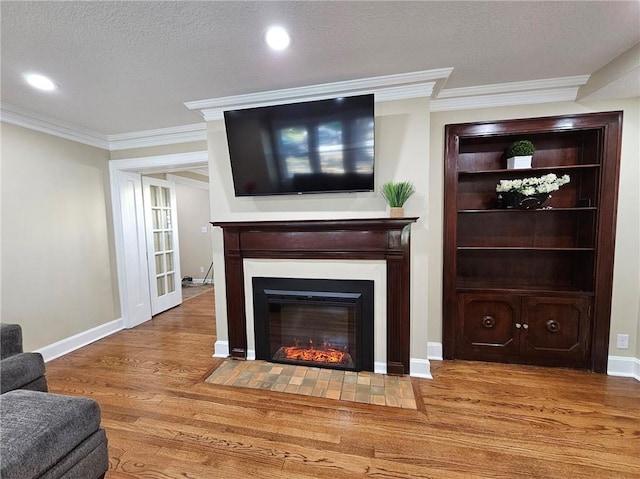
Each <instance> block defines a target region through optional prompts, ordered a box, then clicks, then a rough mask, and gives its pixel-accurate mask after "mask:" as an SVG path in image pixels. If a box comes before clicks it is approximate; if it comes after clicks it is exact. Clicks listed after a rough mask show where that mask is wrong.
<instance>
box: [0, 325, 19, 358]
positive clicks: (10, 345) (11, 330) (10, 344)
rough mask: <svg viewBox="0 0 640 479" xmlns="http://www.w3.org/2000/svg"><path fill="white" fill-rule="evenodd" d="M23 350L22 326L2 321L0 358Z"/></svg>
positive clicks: (0, 327)
mask: <svg viewBox="0 0 640 479" xmlns="http://www.w3.org/2000/svg"><path fill="white" fill-rule="evenodd" d="M21 352H22V327H21V326H20V325H19V324H9V323H0V359H4V358H8V357H9V356H13V355H15V354H18V353H21Z"/></svg>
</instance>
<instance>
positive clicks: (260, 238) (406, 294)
mask: <svg viewBox="0 0 640 479" xmlns="http://www.w3.org/2000/svg"><path fill="white" fill-rule="evenodd" d="M416 220H417V218H362V219H346V220H287V221H248V222H245V221H238V222H214V223H211V224H212V225H214V226H217V227H221V228H222V230H223V238H224V266H225V286H226V305H227V311H226V312H227V328H228V345H227V350H228V354H229V355H230V356H231V357H233V358H236V359H246V358H247V320H246V314H245V285H244V277H245V276H244V267H243V261H244V260H245V259H249V258H255V259H267V258H268V259H294V260H299V259H310V260H340V261H353V260H378V259H381V260H384V261H385V263H386V276H387V278H386V288H387V298H386V330H387V334H386V350H387V351H386V363H387V364H386V365H387V368H386V369H387V374H394V375H403V374H407V373H409V372H410V371H409V349H410V340H409V333H410V317H409V311H410V289H411V287H410V286H411V277H410V235H411V223H414V222H415V221H416Z"/></svg>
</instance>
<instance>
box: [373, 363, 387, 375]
mask: <svg viewBox="0 0 640 479" xmlns="http://www.w3.org/2000/svg"><path fill="white" fill-rule="evenodd" d="M373 372H374V373H376V374H387V363H385V362H381V361H377V362H374V363H373Z"/></svg>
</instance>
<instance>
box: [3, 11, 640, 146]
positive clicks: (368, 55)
mask: <svg viewBox="0 0 640 479" xmlns="http://www.w3.org/2000/svg"><path fill="white" fill-rule="evenodd" d="M0 14H1V22H2V24H1V30H2V31H1V35H2V36H1V40H2V43H1V46H0V48H1V57H0V58H1V73H2V79H1V80H2V101H3V102H6V103H8V104H11V105H15V106H18V107H21V108H26V109H29V110H32V111H34V112H36V113H39V114H42V115H46V116H49V117H53V118H57V119H60V120H63V121H66V122H70V123H73V124H76V125H79V126H83V127H85V128H89V129H91V130H94V131H97V132H100V133H103V134H117V133H126V132H132V131H141V130H148V129H155V128H164V127H173V126H179V125H185V124H192V123H198V122H201V121H202V117H200V116H199V115H198V114H197V113H195V112H193V111H189V110H188V109H187V108H186V107H185V106H184V103H185V102H188V101H194V100H202V99H208V98H217V97H224V96H230V95H239V94H245V93H254V92H260V91H268V90H276V89H283V88H290V87H298V86H305V85H315V84H320V83H328V82H334V81H343V80H352V79H359V78H368V77H374V76H380V75H389V74H396V73H406V72H413V71H420V70H432V69H439V68H447V67H453V69H454V70H453V73H452V74H451V76H450V77H449V80H448V81H447V83H446V85H445V88H460V87H469V86H478V85H490V84H499V83H506V82H515V81H525V80H538V79H547V78H558V77H567V76H574V75H589V74H591V73H593V72H595V71H596V70H598V69H599V68H601V67H602V66H603V65H605V64H607V63H608V62H610V61H611V60H613V59H614V58H616V57H617V56H618V55H620V54H622V53H623V52H625V51H626V50H628V49H629V48H631V47H632V46H633V45H635V44H637V43H638V42H639V41H640V2H639V1H637V0H633V1H624V2H617V1H603V2H600V1H598V2H584V1H570V2H569V1H568V2H558V1H554V2H537V1H536V2H528V1H518V2H497V1H490V2H457V1H449V2H435V1H434V2H430V1H422V2H404V1H394V2H386V1H375V2H374V1H369V2H357V1H334V2H320V1H313V2H307V1H304V2H278V1H268V2H267V1H264V2H254V1H238V2H219V1H216V2H213V1H199V2H180V1H178V2H139V1H128V2H105V1H96V2H78V1H69V2H31V1H27V2H12V1H2V2H0ZM274 23H277V24H280V25H283V26H285V27H287V28H288V29H289V31H290V33H291V36H292V44H291V47H290V49H289V50H288V51H286V52H284V53H273V52H270V51H268V50H267V48H266V46H265V45H264V43H263V41H262V36H263V33H264V30H265V29H266V27H267V26H269V25H271V24H274ZM25 71H37V72H41V73H44V74H47V75H49V76H51V77H52V78H53V79H54V80H55V81H56V82H57V83H58V84H59V85H60V89H59V90H58V91H56V92H54V93H51V94H46V93H41V92H35V91H33V90H31V89H30V88H29V87H27V86H26V85H25V84H24V82H23V80H22V77H21V74H22V73H23V72H25Z"/></svg>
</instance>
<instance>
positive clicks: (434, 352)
mask: <svg viewBox="0 0 640 479" xmlns="http://www.w3.org/2000/svg"><path fill="white" fill-rule="evenodd" d="M427 359H430V360H431V361H442V343H432V342H428V343H427Z"/></svg>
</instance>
